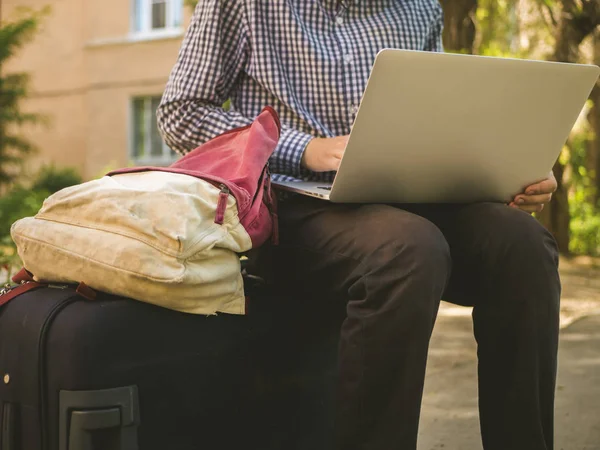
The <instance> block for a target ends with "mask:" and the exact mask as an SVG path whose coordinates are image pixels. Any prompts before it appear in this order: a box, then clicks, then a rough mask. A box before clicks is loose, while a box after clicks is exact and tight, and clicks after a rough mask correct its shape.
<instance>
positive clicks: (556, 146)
mask: <svg viewBox="0 0 600 450" xmlns="http://www.w3.org/2000/svg"><path fill="white" fill-rule="evenodd" d="M599 73H600V68H598V67H597V66H591V65H578V64H564V63H553V62H546V61H527V60H517V59H506V58H492V57H482V56H472V55H456V54H447V53H431V52H417V51H409V50H391V49H390V50H383V51H381V52H380V53H379V54H378V56H377V58H376V61H375V64H374V67H373V70H372V72H371V76H370V78H369V81H368V84H367V88H366V91H365V93H364V95H363V100H362V102H361V105H360V109H359V111H358V114H357V117H356V121H355V123H354V126H353V129H352V133H351V135H350V139H349V142H348V146H347V148H346V153H345V155H344V158H343V160H342V164H341V166H340V169H339V171H338V174H337V176H336V178H335V181H334V184H333V189H332V191H331V195H330V199H331V200H332V201H335V202H366V203H367V202H390V203H416V202H419V203H420V202H423V203H428V202H440V203H442V202H473V201H486V200H489V201H509V200H510V199H511V198H512V197H513V196H514V195H516V194H518V193H520V192H522V189H523V188H524V187H526V186H527V185H530V184H532V183H534V182H536V181H539V180H542V179H544V178H546V177H547V175H548V173H549V172H550V170H551V168H552V166H553V164H554V162H555V161H556V159H557V157H558V155H559V153H560V151H561V148H562V146H563V145H564V143H565V141H566V140H567V138H568V135H569V133H570V131H571V129H572V127H573V125H574V124H575V121H576V120H577V117H578V115H579V113H580V112H581V110H582V108H583V106H584V105H585V102H586V100H587V98H588V96H589V94H590V92H591V90H592V88H593V86H594V84H595V82H596V80H597V79H598V75H599Z"/></svg>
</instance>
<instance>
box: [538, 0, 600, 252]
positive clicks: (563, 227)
mask: <svg viewBox="0 0 600 450" xmlns="http://www.w3.org/2000/svg"><path fill="white" fill-rule="evenodd" d="M546 3H549V4H552V3H558V5H556V6H557V7H558V10H559V17H558V19H555V20H554V23H555V24H556V30H555V44H554V50H553V52H552V54H551V55H550V56H549V58H548V59H549V60H551V61H560V62H579V57H580V46H581V43H582V42H583V41H584V39H586V38H587V37H588V36H590V35H591V34H592V33H593V32H594V31H595V30H596V29H597V28H598V26H599V25H600V0H579V1H575V0H561V1H559V2H549V1H546ZM550 6H552V5H550ZM594 95H596V96H597V92H596V93H595V94H593V96H594ZM593 122H595V121H593ZM566 168H567V163H565V162H564V161H561V160H559V161H557V162H556V164H555V165H554V168H553V170H554V175H555V176H556V180H557V182H558V190H557V191H556V193H555V194H554V197H553V199H552V202H551V203H550V204H549V205H547V207H546V208H545V210H544V211H542V213H541V214H540V220H541V221H542V223H544V225H545V226H546V227H547V228H548V230H550V232H551V233H552V234H553V235H554V237H555V238H556V241H557V243H558V247H559V248H560V250H561V251H563V252H565V253H568V251H569V242H570V239H571V236H570V223H571V214H570V210H569V193H568V185H567V184H566V182H565V181H566V180H565V173H566Z"/></svg>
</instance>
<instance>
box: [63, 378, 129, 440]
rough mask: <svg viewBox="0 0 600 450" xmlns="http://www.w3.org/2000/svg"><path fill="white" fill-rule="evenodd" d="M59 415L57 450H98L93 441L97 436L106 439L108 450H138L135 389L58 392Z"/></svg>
mask: <svg viewBox="0 0 600 450" xmlns="http://www.w3.org/2000/svg"><path fill="white" fill-rule="evenodd" d="M59 412H60V419H59V420H60V423H59V427H60V436H59V447H58V448H59V450H98V447H97V445H98V442H96V441H95V440H94V437H95V436H99V435H100V434H102V435H103V436H102V437H103V438H105V439H103V441H104V443H105V445H106V449H107V450H108V449H111V450H112V449H115V448H116V449H119V450H138V448H139V446H138V436H137V431H138V426H139V424H140V417H139V402H138V391H137V387H136V386H128V387H123V388H117V389H107V390H101V391H60V406H59ZM107 433H108V434H110V436H107ZM107 437H108V438H110V439H108V438H107ZM100 448H101V449H103V448H104V447H100Z"/></svg>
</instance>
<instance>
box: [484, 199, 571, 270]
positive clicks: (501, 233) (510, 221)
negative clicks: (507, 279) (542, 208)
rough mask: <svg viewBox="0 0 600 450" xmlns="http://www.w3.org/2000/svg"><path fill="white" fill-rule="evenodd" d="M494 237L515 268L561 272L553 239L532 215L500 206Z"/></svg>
mask: <svg viewBox="0 0 600 450" xmlns="http://www.w3.org/2000/svg"><path fill="white" fill-rule="evenodd" d="M497 209H498V211H497V212H496V213H495V214H494V217H495V218H496V220H495V221H494V227H495V230H494V235H495V236H496V237H497V243H498V245H499V246H500V247H501V248H500V249H499V250H500V255H501V256H503V257H504V258H505V259H507V260H509V262H510V264H511V265H512V266H513V267H515V268H517V267H518V268H520V269H523V270H526V269H527V270H532V269H534V267H532V266H534V265H535V266H540V265H543V266H545V267H547V268H555V269H558V259H559V252H558V246H557V244H556V240H555V239H554V236H552V234H551V233H550V232H549V231H548V230H547V229H546V228H545V227H544V226H543V225H542V224H541V223H540V222H539V221H538V220H537V219H535V218H534V217H533V216H532V215H530V214H527V213H525V212H523V211H520V210H517V209H514V208H509V207H506V206H504V205H498V206H497Z"/></svg>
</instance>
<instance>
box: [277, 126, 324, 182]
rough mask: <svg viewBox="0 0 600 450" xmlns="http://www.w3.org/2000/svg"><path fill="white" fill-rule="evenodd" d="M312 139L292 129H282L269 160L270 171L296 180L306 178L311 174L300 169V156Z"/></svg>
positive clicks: (308, 135)
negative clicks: (296, 178)
mask: <svg viewBox="0 0 600 450" xmlns="http://www.w3.org/2000/svg"><path fill="white" fill-rule="evenodd" d="M313 137H314V136H311V135H310V134H307V133H303V132H301V131H298V130H295V129H293V128H287V127H285V128H283V130H282V132H281V135H280V137H279V143H278V144H277V148H276V149H275V152H274V153H273V156H272V158H271V171H272V172H273V173H280V174H284V175H291V176H294V177H298V178H304V177H306V176H308V175H309V174H310V173H311V172H310V171H309V170H307V169H304V168H303V167H302V155H304V150H305V149H306V146H307V145H308V143H309V142H310V141H311V140H312V139H313Z"/></svg>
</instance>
